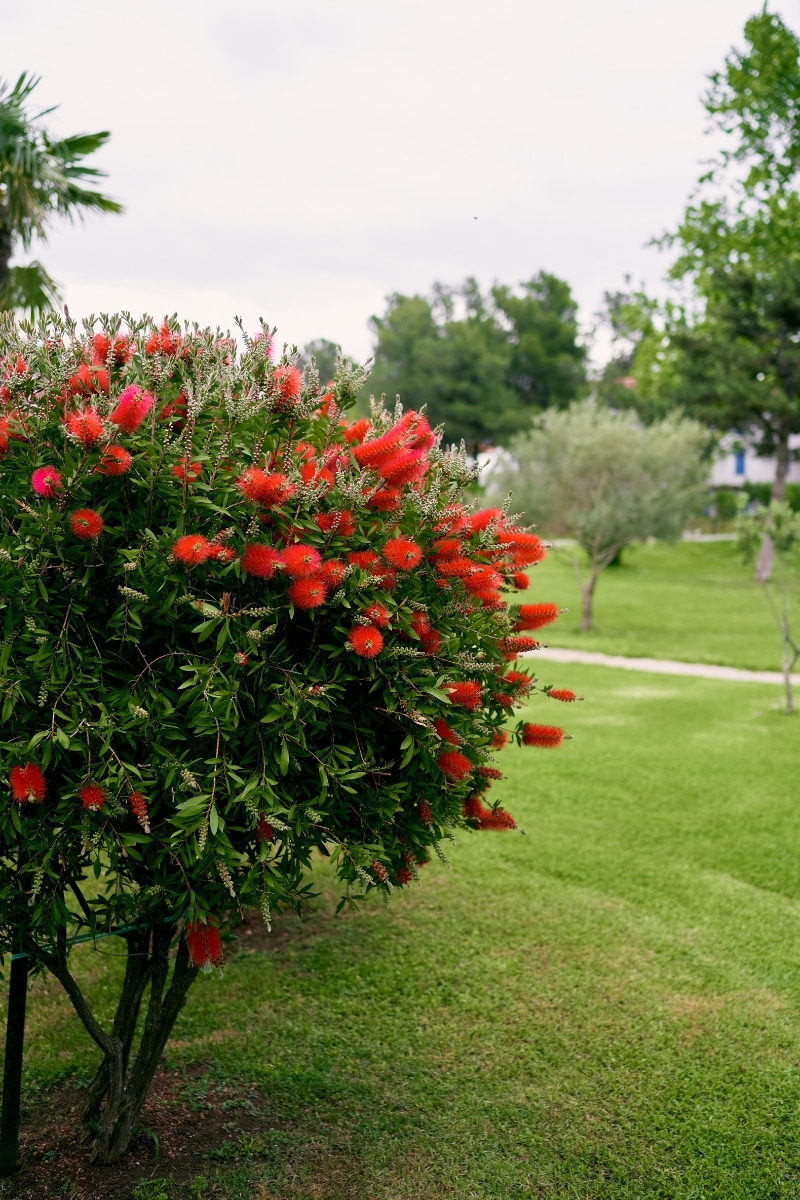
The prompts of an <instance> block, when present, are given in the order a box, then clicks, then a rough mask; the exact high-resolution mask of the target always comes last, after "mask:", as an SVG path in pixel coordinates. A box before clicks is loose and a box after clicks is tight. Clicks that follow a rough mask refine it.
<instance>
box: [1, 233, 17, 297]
mask: <svg viewBox="0 0 800 1200" xmlns="http://www.w3.org/2000/svg"><path fill="white" fill-rule="evenodd" d="M13 249H14V239H13V236H12V233H11V229H10V226H9V225H8V224H7V222H6V220H5V218H4V214H3V212H2V211H0V292H2V290H3V284H4V283H5V281H6V279H8V272H9V269H10V268H9V265H8V264H9V263H10V261H11V252H12V250H13ZM0 307H2V306H0Z"/></svg>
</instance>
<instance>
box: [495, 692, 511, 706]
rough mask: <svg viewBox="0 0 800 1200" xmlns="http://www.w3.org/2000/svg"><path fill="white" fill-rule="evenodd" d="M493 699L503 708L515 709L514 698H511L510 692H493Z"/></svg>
mask: <svg viewBox="0 0 800 1200" xmlns="http://www.w3.org/2000/svg"><path fill="white" fill-rule="evenodd" d="M492 699H493V700H494V702H495V704H499V705H500V707H501V708H513V707H514V697H513V696H509V694H508V692H493V693H492Z"/></svg>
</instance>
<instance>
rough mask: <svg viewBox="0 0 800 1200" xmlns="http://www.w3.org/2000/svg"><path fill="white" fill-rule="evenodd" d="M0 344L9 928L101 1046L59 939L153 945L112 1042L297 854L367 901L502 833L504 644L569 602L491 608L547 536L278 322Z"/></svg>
mask: <svg viewBox="0 0 800 1200" xmlns="http://www.w3.org/2000/svg"><path fill="white" fill-rule="evenodd" d="M0 338H1V339H2V341H1V344H0V354H2V361H3V363H4V367H3V374H4V379H3V383H2V393H1V394H2V402H3V412H2V417H0V452H2V456H1V457H0V504H2V518H3V526H2V531H0V600H1V601H2V619H3V642H2V649H0V668H1V673H2V684H1V685H0V688H1V691H0V717H1V718H2V727H1V728H2V740H1V741H0V753H2V759H3V763H4V767H5V770H4V775H5V777H6V779H7V782H8V787H9V791H8V792H7V793H6V800H5V802H3V803H2V804H0V950H6V951H8V950H11V949H17V950H20V949H22V950H25V951H27V952H28V953H29V954H30V955H31V957H32V959H33V960H34V962H35V963H37V964H39V965H44V966H46V967H47V968H48V969H50V970H52V971H54V973H55V974H56V975H57V976H58V978H59V979H60V980H61V981H62V983H63V984H64V986H65V987H66V988H67V990H68V992H69V994H70V996H71V998H72V1000H73V1003H74V1004H75V1006H76V1008H77V1010H78V1012H79V1014H80V1015H81V1017H82V1019H83V1020H84V1023H85V1024H86V1025H87V1028H88V1029H89V1032H90V1033H91V1034H92V1036H93V1037H94V1039H95V1041H96V1042H97V1043H98V1045H99V1046H100V1047H101V1049H102V1050H103V1053H104V1055H105V1056H106V1059H107V1060H108V1061H111V1059H110V1057H109V1056H111V1057H112V1058H113V1053H112V1052H115V1051H114V1047H113V1046H112V1045H111V1041H109V1038H108V1035H107V1033H106V1032H104V1031H103V1030H102V1028H101V1027H100V1026H99V1024H98V1023H97V1022H96V1021H94V1020H93V1018H91V1014H90V1013H89V1012H88V1009H89V1008H90V1006H89V1005H88V1004H87V1002H86V1000H85V998H84V997H81V995H80V993H79V990H78V989H77V985H76V984H75V981H74V980H73V979H72V978H71V976H70V975H69V971H68V967H67V950H68V946H69V942H70V939H72V938H73V937H74V936H75V935H76V934H79V933H81V932H82V931H89V932H91V933H96V932H102V931H108V930H111V929H117V928H122V929H125V930H129V931H131V932H129V934H127V935H126V936H128V939H129V943H130V945H131V946H134V945H138V947H139V948H138V950H137V951H136V953H137V954H139V955H140V959H139V960H137V961H139V962H140V963H141V961H142V959H141V956H142V955H143V954H144V951H143V950H142V948H141V937H142V936H144V937H145V940H146V939H148V938H149V941H146V944H147V947H148V949H147V954H149V955H150V956H151V957H150V959H147V961H148V962H152V966H151V968H150V978H149V979H148V978H147V977H145V978H143V979H142V978H139V976H137V975H136V974H135V971H136V969H138V968H136V962H134V959H133V958H131V963H133V966H131V967H130V971H129V974H130V972H131V971H132V972H133V975H131V977H130V979H127V978H126V985H125V988H124V989H123V1000H124V999H125V995H126V994H127V996H128V1001H126V1005H127V1007H126V1008H125V1012H124V1014H123V1016H122V1017H120V1015H119V1014H118V1023H119V1022H121V1025H120V1029H122V1027H123V1026H124V1029H125V1032H120V1029H118V1028H117V1025H116V1024H115V1030H114V1031H113V1033H112V1038H111V1040H112V1041H113V1038H114V1037H118V1038H119V1039H121V1040H122V1042H123V1043H125V1040H126V1038H127V1039H128V1041H127V1046H128V1048H127V1049H125V1051H124V1053H123V1054H122V1059H124V1060H125V1062H126V1061H127V1056H128V1050H129V1047H130V1042H131V1039H132V1038H133V1036H134V1028H135V1023H136V1013H137V1012H138V1007H139V1003H140V1002H141V998H142V995H143V994H144V990H145V988H146V986H147V985H148V983H150V984H151V986H152V989H153V995H155V989H156V981H158V986H159V987H163V986H164V985H165V979H166V975H165V971H166V966H165V964H166V957H165V956H166V954H167V953H168V951H169V948H170V946H171V945H174V944H175V942H176V939H178V938H179V937H180V929H181V928H185V931H186V935H187V936H186V939H185V940H182V941H181V942H180V949H179V951H178V959H177V960H176V967H175V972H174V977H175V980H178V979H179V977H180V980H181V981H182V982H181V987H182V988H183V991H184V993H185V990H186V987H188V982H190V981H191V977H192V975H191V972H192V971H194V970H196V968H198V967H200V966H205V967H208V968H210V966H211V965H213V964H217V963H219V961H220V960H221V954H222V948H221V943H220V936H219V929H218V922H219V921H220V919H221V918H222V917H223V916H224V914H225V913H226V912H228V911H231V910H233V911H236V910H241V909H242V908H246V907H260V908H261V909H262V912H263V913H264V916H265V918H266V919H267V920H268V919H269V913H270V910H271V909H273V908H275V907H281V906H285V905H287V904H298V903H299V902H300V901H301V900H302V898H303V896H304V895H305V894H306V892H307V889H308V887H309V884H308V883H307V882H306V880H305V869H306V868H307V867H308V865H309V863H310V860H311V856H312V853H313V852H314V851H315V850H316V851H320V852H322V853H323V854H326V855H331V856H332V858H333V860H334V862H335V865H336V869H337V871H338V873H339V876H340V877H341V879H342V880H343V881H344V883H345V884H346V885H347V886H348V887H349V888H350V889H354V890H355V893H356V894H358V893H360V892H362V891H363V890H364V889H366V888H369V887H377V888H382V889H390V888H391V887H392V886H397V885H403V884H406V883H408V882H410V881H411V880H412V879H413V878H415V877H416V876H417V874H418V871H419V868H420V867H421V866H422V865H423V864H424V863H425V862H426V861H427V860H428V858H429V855H430V854H431V853H432V852H436V853H439V854H440V856H442V857H443V852H442V851H441V848H440V841H441V839H442V838H443V837H446V836H447V835H449V834H451V833H452V831H453V830H454V829H455V828H457V827H459V826H465V825H469V826H472V827H479V828H496V829H501V828H509V827H513V824H514V822H513V819H512V818H511V817H509V816H508V814H506V813H503V812H502V811H501V810H499V809H497V807H496V806H492V805H490V804H488V803H487V802H486V799H485V794H486V789H487V788H488V787H489V786H490V784H491V781H492V779H493V778H496V777H498V776H499V774H500V773H499V771H498V770H497V768H496V767H495V766H494V754H495V752H496V751H497V750H498V749H499V748H501V747H502V745H503V743H504V742H505V741H506V740H507V737H508V734H507V733H506V732H505V730H504V725H505V724H506V722H507V720H508V718H509V716H510V715H511V713H512V711H513V707H514V705H515V703H517V702H518V701H519V700H520V699H521V698H522V697H523V696H527V695H528V694H529V693H530V692H531V691H532V690H533V689H534V687H535V684H534V682H533V679H532V678H531V677H530V676H529V675H527V674H525V673H523V672H516V671H510V670H508V666H509V661H510V660H512V659H514V658H515V657H516V655H517V653H518V652H520V651H523V650H525V649H529V648H532V647H535V645H536V642H535V640H534V639H532V638H530V637H527V636H526V635H525V631H526V630H529V629H535V628H538V627H539V626H540V625H543V624H546V623H547V622H548V621H550V620H552V619H554V618H555V616H556V615H557V609H556V608H555V607H554V606H553V605H533V606H522V608H521V609H520V608H519V607H515V606H509V605H508V604H507V603H506V601H505V600H504V599H503V597H502V589H504V588H509V587H510V588H514V587H526V586H527V583H528V581H527V577H525V576H524V575H522V574H521V572H522V571H523V569H524V568H525V567H526V566H529V565H530V564H533V563H535V562H537V561H539V560H540V559H541V558H542V557H543V556H544V548H543V546H542V544H541V542H540V541H539V539H538V538H537V537H536V536H535V534H532V533H529V532H526V531H525V530H523V529H521V528H519V527H518V526H516V525H514V524H513V523H512V522H511V521H510V520H509V519H507V517H506V516H505V514H504V513H503V512H502V511H501V510H499V509H494V510H485V511H482V512H469V511H467V510H466V509H465V508H464V507H463V505H462V503H461V500H460V493H461V489H462V487H463V485H464V484H466V483H468V482H469V481H470V480H471V479H472V472H471V469H470V468H469V467H468V465H467V463H466V461H465V458H464V456H463V454H462V453H459V452H456V451H455V450H443V449H441V447H440V445H439V437H438V435H437V434H436V433H434V432H433V431H432V430H431V428H430V426H429V424H428V422H427V420H426V418H425V416H424V415H420V414H419V413H417V412H414V411H409V412H405V413H403V412H402V411H401V410H400V409H399V408H398V409H397V410H396V411H395V412H393V413H391V414H390V413H387V412H385V411H382V410H379V409H376V411H375V412H374V413H373V416H372V419H371V420H367V419H365V418H362V419H359V420H356V421H355V422H353V423H350V424H348V420H347V418H346V416H345V415H344V414H345V412H346V410H347V409H348V407H350V406H351V405H352V404H353V402H354V399H355V396H356V393H357V391H358V389H359V387H360V386H361V384H362V382H363V375H362V374H361V373H360V372H355V371H354V370H353V369H352V368H350V367H348V366H345V365H344V364H342V365H341V367H340V370H339V372H338V374H337V376H336V379H335V381H333V382H332V383H331V384H330V385H328V387H327V388H326V389H320V386H319V380H318V376H317V374H316V372H315V371H314V370H313V369H310V370H307V371H306V372H305V374H304V375H303V374H301V372H300V370H299V369H298V368H297V367H296V366H295V365H294V363H293V362H292V361H291V360H287V359H284V360H283V361H281V362H280V363H279V364H277V365H276V364H274V363H273V362H272V359H271V353H270V347H271V338H270V335H269V332H268V331H267V330H262V332H261V333H260V334H259V335H258V336H256V337H254V338H249V337H247V338H244V345H243V348H242V350H241V352H240V351H239V350H238V349H237V346H236V345H235V344H234V343H233V342H232V341H231V340H230V339H228V338H221V337H219V336H218V335H215V334H212V333H211V332H210V331H199V330H197V329H195V330H193V331H181V330H180V329H179V328H178V326H177V325H169V324H165V325H164V326H163V327H162V328H161V329H160V330H154V329H152V328H150V327H148V326H147V325H145V324H139V325H136V324H128V325H125V326H123V323H122V322H121V321H120V320H118V319H116V318H115V319H112V320H110V321H106V322H105V323H104V325H103V329H102V330H101V331H97V330H96V329H95V328H94V327H92V326H90V325H88V324H87V326H85V327H84V328H83V329H82V330H79V329H77V328H76V327H75V326H73V325H71V324H69V323H68V322H64V321H62V320H53V321H52V322H51V323H50V324H49V325H43V326H41V327H37V328H33V327H29V326H25V327H23V328H18V327H16V326H15V325H14V324H13V323H12V322H11V320H10V318H8V319H7V322H6V324H5V325H4V326H2V327H0ZM559 695H560V697H561V698H563V699H570V698H572V697H571V693H567V692H562V693H555V698H558V697H559ZM514 736H516V737H517V738H518V739H519V740H520V741H522V742H525V743H527V744H532V745H546V746H549V745H555V744H557V743H558V742H559V741H560V740H561V736H562V731H561V729H560V728H559V727H558V726H550V725H541V726H540V725H519V726H518V727H517V728H516V729H515V730H514ZM142 930H144V931H145V932H144V934H141V932H140V931H142ZM137 938H139V942H137V941H136V939H137ZM159 956H160V957H159ZM145 958H146V955H145ZM159 963H161V966H159V965H158V964H159ZM159 971H161V972H162V974H161V975H159ZM179 991H180V989H179ZM132 996H133V997H134V1000H135V1003H134V1000H131V997H132ZM137 997H138V999H137ZM179 1001H180V1002H182V997H181V996H177V999H176V1000H175V1004H177V1007H179V1006H180V1004H179ZM160 1003H161V1001H160V1000H159V1004H160ZM175 1004H173V1005H172V1007H175ZM151 1007H152V1002H151ZM166 1007H167V1008H170V1006H169V1005H167V1006H166ZM160 1012H161V1010H160V1009H159V1013H160ZM170 1012H171V1009H170ZM175 1013H177V1008H175ZM171 1019H172V1020H174V1015H173V1016H172V1018H171ZM159 1020H161V1017H160V1016H159ZM162 1025H163V1021H162ZM167 1032H168V1031H167ZM159 1036H160V1035H159ZM165 1036H166V1035H165ZM157 1040H158V1039H157ZM159 1052H160V1051H159ZM148 1053H149V1057H150V1059H152V1058H153V1054H154V1053H155V1051H153V1053H150V1052H148ZM155 1060H156V1061H157V1054H156V1055H155ZM120 1061H122V1060H120ZM123 1067H124V1063H123ZM123 1067H120V1070H123ZM105 1070H106V1076H105V1077H104V1078H100V1080H99V1082H98V1083H97V1088H96V1093H95V1094H94V1101H93V1104H94V1108H92V1104H91V1103H90V1105H89V1108H90V1110H91V1111H90V1115H92V1116H93V1115H96V1109H97V1107H98V1105H99V1104H100V1101H101V1099H102V1098H103V1096H104V1095H105V1093H104V1092H103V1085H104V1079H105V1083H106V1084H107V1075H108V1071H109V1070H111V1068H110V1067H108V1066H107V1067H106V1068H105ZM143 1070H144V1069H143ZM145 1073H146V1072H145ZM123 1074H124V1071H123ZM101 1075H102V1070H101ZM106 1090H107V1088H106ZM123 1090H124V1089H123ZM98 1097H100V1098H99V1099H98ZM136 1102H137V1103H138V1099H137V1101H136ZM131 1103H132V1105H134V1102H133V1101H132V1102H131ZM134 1107H135V1105H134ZM129 1123H130V1122H129ZM107 1134H108V1136H107V1138H106V1143H105V1144H104V1145H103V1146H102V1147H101V1149H100V1151H99V1154H100V1157H101V1158H102V1157H105V1158H107V1159H108V1158H111V1157H114V1156H115V1154H116V1153H117V1152H118V1150H119V1147H120V1145H121V1144H122V1143H123V1142H124V1141H125V1136H126V1135H125V1133H124V1131H123V1132H122V1133H120V1132H119V1130H116V1132H115V1131H114V1130H113V1129H112V1130H111V1131H110V1132H109V1131H108V1130H107Z"/></svg>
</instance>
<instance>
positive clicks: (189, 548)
mask: <svg viewBox="0 0 800 1200" xmlns="http://www.w3.org/2000/svg"><path fill="white" fill-rule="evenodd" d="M212 549H213V547H212V545H211V543H210V542H209V540H208V538H205V537H203V535H202V533H187V534H185V535H184V536H183V537H179V538H178V540H177V542H175V543H174V545H173V547H172V554H173V556H174V557H175V558H177V560H178V562H182V563H185V565H186V566H187V567H193V566H196V564H197V563H201V562H205V561H206V559H207V558H209V557H210V556H211V553H212Z"/></svg>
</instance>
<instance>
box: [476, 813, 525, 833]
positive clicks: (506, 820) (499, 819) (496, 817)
mask: <svg viewBox="0 0 800 1200" xmlns="http://www.w3.org/2000/svg"><path fill="white" fill-rule="evenodd" d="M479 825H480V828H481V829H495V830H497V831H500V830H503V829H516V828H517V822H516V821H515V820H514V818H513V817H512V816H511V813H507V812H505V810H504V809H502V808H495V809H489V810H488V815H487V816H485V817H481V818H480V821H479Z"/></svg>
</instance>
